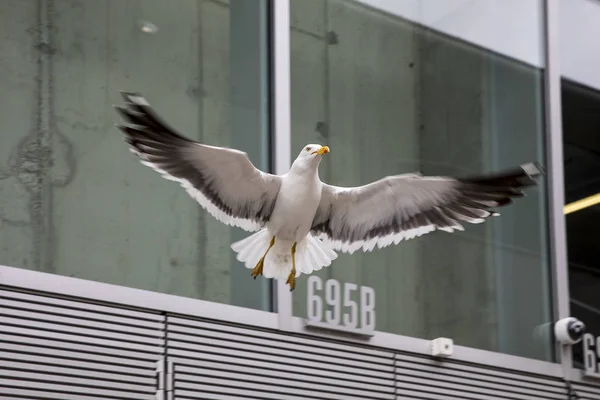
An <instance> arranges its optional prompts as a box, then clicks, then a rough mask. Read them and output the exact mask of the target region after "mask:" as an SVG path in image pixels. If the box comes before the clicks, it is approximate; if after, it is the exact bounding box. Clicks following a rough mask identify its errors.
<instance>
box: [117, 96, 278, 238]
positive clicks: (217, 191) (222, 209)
mask: <svg viewBox="0 0 600 400" xmlns="http://www.w3.org/2000/svg"><path fill="white" fill-rule="evenodd" d="M123 97H124V99H125V101H126V103H125V107H120V106H115V108H116V109H117V111H119V113H120V114H121V116H122V117H123V118H124V119H125V120H126V121H127V122H128V123H127V124H123V125H120V124H117V127H118V128H119V129H120V130H121V131H122V132H123V133H124V134H125V139H126V141H127V142H128V143H129V144H130V146H131V151H132V152H133V153H134V154H136V155H137V156H138V157H139V158H140V159H141V161H142V164H144V165H147V166H149V167H151V168H153V169H155V170H156V171H158V172H159V173H161V174H162V175H163V177H164V178H166V179H170V180H174V181H177V182H179V183H180V184H181V186H183V187H184V188H185V189H186V190H187V192H188V193H189V194H190V195H191V196H192V197H193V198H195V199H196V201H198V203H200V205H201V206H202V207H204V208H205V209H206V210H207V211H208V212H209V213H210V214H212V215H213V216H214V217H215V218H217V219H218V220H219V221H221V222H223V223H225V224H227V225H233V226H238V227H240V228H242V229H245V230H248V231H255V230H258V229H260V228H262V227H263V226H264V224H265V223H266V222H267V221H268V220H269V217H270V215H271V212H272V211H273V207H274V206H275V200H276V199H277V195H278V193H279V188H280V186H281V177H279V176H277V175H271V174H268V173H265V172H262V171H260V170H259V169H257V168H256V167H255V166H254V165H253V164H252V162H251V161H250V159H249V158H248V156H247V154H246V153H244V152H241V151H238V150H234V149H228V148H223V147H215V146H207V145H204V144H201V143H197V142H195V141H192V140H189V139H187V138H185V137H183V136H181V135H180V134H178V133H176V132H175V130H174V129H172V128H170V127H169V126H168V125H167V124H165V123H164V122H163V121H162V120H161V119H160V118H159V117H158V116H157V115H156V114H155V113H154V111H153V110H152V108H151V107H150V105H149V104H148V102H147V101H146V100H145V99H144V98H143V97H142V96H141V95H140V94H136V93H125V92H124V93H123Z"/></svg>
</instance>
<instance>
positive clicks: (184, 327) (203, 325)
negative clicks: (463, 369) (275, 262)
mask: <svg viewBox="0 0 600 400" xmlns="http://www.w3.org/2000/svg"><path fill="white" fill-rule="evenodd" d="M167 326H168V330H169V331H171V332H180V333H189V332H190V330H191V331H192V332H193V330H194V329H200V330H204V331H210V332H212V334H213V335H216V336H217V337H219V336H220V333H228V334H235V335H241V336H247V337H253V338H258V339H270V340H273V341H276V342H281V343H295V344H299V345H305V346H309V347H311V348H313V347H314V348H317V347H319V348H323V349H328V350H337V351H341V352H344V353H353V354H360V355H365V356H368V357H377V358H381V359H384V360H389V359H393V358H394V353H393V352H391V351H385V350H381V349H377V348H369V347H363V346H360V345H357V344H356V343H353V344H350V345H348V344H343V343H336V342H334V341H329V340H324V339H322V338H318V339H317V338H308V337H306V338H305V337H301V336H290V335H284V334H281V333H277V332H270V331H265V330H258V329H251V328H242V327H237V326H231V325H224V324H218V323H213V322H206V321H198V320H194V319H186V318H178V317H173V316H167ZM192 334H193V333H192ZM382 361H383V360H382ZM383 362H386V361H383Z"/></svg>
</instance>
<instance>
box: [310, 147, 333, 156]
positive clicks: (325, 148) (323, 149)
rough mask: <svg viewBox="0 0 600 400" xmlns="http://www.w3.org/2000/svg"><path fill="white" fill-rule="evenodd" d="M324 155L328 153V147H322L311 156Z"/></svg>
mask: <svg viewBox="0 0 600 400" xmlns="http://www.w3.org/2000/svg"><path fill="white" fill-rule="evenodd" d="M326 153H329V147H328V146H323V147H321V148H320V149H319V150H317V151H313V152H312V153H311V154H318V155H320V156H322V155H323V154H326Z"/></svg>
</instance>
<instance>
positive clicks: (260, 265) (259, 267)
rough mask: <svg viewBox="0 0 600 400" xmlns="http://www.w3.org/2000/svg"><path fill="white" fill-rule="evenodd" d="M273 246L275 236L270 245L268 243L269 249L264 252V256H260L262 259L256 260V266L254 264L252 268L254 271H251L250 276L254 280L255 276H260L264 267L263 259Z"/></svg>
mask: <svg viewBox="0 0 600 400" xmlns="http://www.w3.org/2000/svg"><path fill="white" fill-rule="evenodd" d="M274 245H275V236H273V238H272V239H271V243H269V248H268V249H267V251H265V255H264V256H262V258H261V259H260V260H258V264H256V267H254V269H253V270H252V273H251V274H250V275H251V276H252V277H253V278H254V279H256V277H257V276H259V275H262V273H263V266H264V265H265V257H266V256H267V253H268V252H269V250H271V247H273V246H274Z"/></svg>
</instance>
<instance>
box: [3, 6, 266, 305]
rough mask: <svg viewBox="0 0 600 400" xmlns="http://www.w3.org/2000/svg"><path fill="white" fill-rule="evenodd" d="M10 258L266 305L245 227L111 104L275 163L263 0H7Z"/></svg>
mask: <svg viewBox="0 0 600 400" xmlns="http://www.w3.org/2000/svg"><path fill="white" fill-rule="evenodd" d="M2 8H3V10H4V11H5V12H4V13H2V14H0V40H2V41H3V47H2V49H3V55H2V57H1V58H0V69H1V70H2V71H3V73H2V76H1V77H0V89H1V92H2V95H3V96H4V99H5V101H4V102H3V103H2V107H0V119H1V120H2V125H3V132H4V133H3V134H2V135H1V136H0V264H5V265H11V266H15V267H22V268H27V269H33V270H38V271H45V272H51V273H56V274H59V275H66V276H72V277H78V278H84V279H89V280H95V281H100V282H107V283H114V284H118V285H125V286H131V287H134V288H141V289H147V290H152V291H158V292H164V293H170V294H176V295H181V296H187V297H194V298H200V299H204V300H211V301H216V302H221V303H228V304H237V305H242V306H244V307H252V308H257V309H268V308H270V297H269V296H270V294H269V289H268V288H269V286H270V285H269V282H268V281H265V280H261V281H258V280H257V281H253V280H252V279H251V277H250V276H249V273H248V271H247V270H246V269H245V268H244V267H243V266H242V265H240V264H239V263H238V262H237V261H236V260H235V257H234V253H233V252H232V251H231V249H230V248H229V245H230V243H232V242H233V241H235V240H237V238H239V237H242V233H241V232H238V231H237V230H234V229H230V228H229V227H227V226H225V225H223V224H222V223H220V222H218V221H216V220H215V219H214V218H212V217H211V216H210V215H209V214H208V213H206V212H205V211H204V210H202V209H201V208H200V207H199V205H198V204H196V202H195V201H194V200H193V199H191V198H190V197H189V196H188V195H187V194H186V193H185V191H184V190H183V189H182V188H180V187H179V186H178V185H177V184H176V183H173V182H169V181H167V180H165V179H162V178H161V177H160V176H159V175H158V174H156V173H155V172H154V171H152V170H151V169H149V168H146V167H144V166H142V165H140V164H139V163H138V161H137V159H136V158H135V157H134V156H132V154H131V153H129V151H128V149H127V146H126V144H125V142H124V141H123V139H122V135H121V134H120V133H119V132H118V131H117V129H115V128H114V126H113V123H114V122H115V121H116V120H117V114H116V113H115V111H114V109H113V107H112V104H117V103H121V101H122V100H121V98H120V94H119V90H128V91H140V92H142V93H143V94H144V96H145V97H146V98H147V99H148V100H149V101H150V102H151V103H152V105H153V106H154V107H155V108H156V110H157V111H158V112H159V113H160V114H161V115H162V116H163V117H164V118H165V119H166V120H167V121H169V123H170V124H171V125H173V126H174V127H175V128H176V129H177V130H179V131H180V132H182V133H183V134H184V135H186V136H189V137H190V138H192V139H195V140H199V141H202V142H204V143H207V144H213V145H222V146H231V147H235V148H242V149H244V150H245V151H247V152H248V153H249V156H250V158H251V159H252V161H253V162H254V163H255V165H257V167H259V168H261V169H267V168H268V165H269V163H268V153H267V151H268V143H267V138H268V126H267V121H268V115H267V107H266V105H267V104H268V101H267V93H268V88H267V86H266V85H267V76H266V74H267V69H266V66H267V65H268V59H267V53H266V50H267V46H266V45H267V37H266V32H267V26H266V20H267V2H266V0H264V1H263V0H255V1H246V0H231V1H225V0H178V1H176V2H168V1H164V0H128V1H121V0H96V1H87V0H75V1H73V0H72V1H66V0H55V1H48V2H45V1H33V0H6V1H3V2H2Z"/></svg>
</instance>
